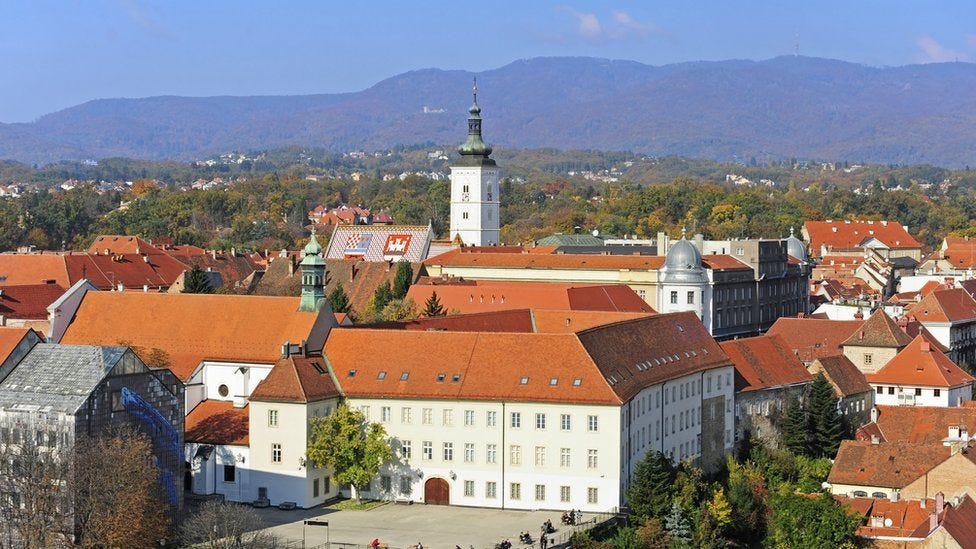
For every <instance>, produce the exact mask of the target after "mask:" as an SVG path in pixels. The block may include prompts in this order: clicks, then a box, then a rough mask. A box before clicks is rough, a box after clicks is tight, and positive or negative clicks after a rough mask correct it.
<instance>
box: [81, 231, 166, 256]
mask: <svg viewBox="0 0 976 549" xmlns="http://www.w3.org/2000/svg"><path fill="white" fill-rule="evenodd" d="M88 253H89V254H92V255H112V254H160V253H163V252H162V250H160V249H159V248H158V247H156V246H155V245H153V244H152V243H150V242H147V241H145V240H143V239H141V238H139V237H138V236H123V235H101V236H99V237H96V238H95V241H94V242H92V245H91V246H89V247H88Z"/></svg>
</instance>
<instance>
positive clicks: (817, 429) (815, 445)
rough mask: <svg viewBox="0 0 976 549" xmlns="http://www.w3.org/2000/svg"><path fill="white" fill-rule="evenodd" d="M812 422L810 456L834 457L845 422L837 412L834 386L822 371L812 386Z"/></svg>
mask: <svg viewBox="0 0 976 549" xmlns="http://www.w3.org/2000/svg"><path fill="white" fill-rule="evenodd" d="M810 424H811V435H812V436H811V437H810V438H811V441H810V442H811V444H810V456H812V457H829V458H832V457H834V455H836V454H837V448H838V447H839V446H840V440H841V436H842V435H843V424H842V422H841V416H840V414H839V413H837V397H836V396H834V388H833V387H831V386H830V382H829V381H827V378H825V377H824V375H823V374H822V373H821V374H817V377H815V378H814V379H813V384H812V385H811V386H810Z"/></svg>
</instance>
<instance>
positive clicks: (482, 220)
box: [449, 81, 500, 246]
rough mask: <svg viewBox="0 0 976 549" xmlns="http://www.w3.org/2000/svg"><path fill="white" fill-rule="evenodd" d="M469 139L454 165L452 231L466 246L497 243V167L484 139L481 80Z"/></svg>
mask: <svg viewBox="0 0 976 549" xmlns="http://www.w3.org/2000/svg"><path fill="white" fill-rule="evenodd" d="M468 113H469V116H468V140H467V141H465V142H464V143H463V144H462V145H461V146H460V147H458V153H459V154H460V155H461V160H460V161H459V162H458V163H457V164H455V165H454V166H451V232H450V235H449V237H450V238H451V239H452V240H454V241H460V243H463V244H464V245H466V246H497V245H498V244H499V243H500V242H499V233H498V217H499V205H500V202H499V196H498V191H499V188H498V166H497V165H496V164H495V161H494V160H492V159H491V158H490V157H489V155H491V146H489V145H487V144H486V143H485V142H484V141H482V139H481V107H479V106H478V82H477V81H475V84H474V103H472V105H471V108H470V109H468Z"/></svg>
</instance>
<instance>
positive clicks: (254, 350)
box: [61, 292, 319, 381]
mask: <svg viewBox="0 0 976 549" xmlns="http://www.w3.org/2000/svg"><path fill="white" fill-rule="evenodd" d="M298 304H299V298H297V297H258V296H239V295H227V294H169V293H143V292H88V293H87V294H85V297H84V299H83V300H82V302H81V305H80V306H79V307H78V311H77V312H76V313H75V317H74V319H73V320H72V321H71V323H70V324H69V325H68V328H67V330H66V331H65V334H64V337H63V338H62V339H61V342H62V343H84V344H100V345H117V344H122V343H124V344H126V345H130V346H135V347H138V348H140V349H143V350H146V351H148V350H152V349H158V350H160V351H162V352H163V353H165V355H167V357H168V359H169V362H170V366H169V368H170V370H172V371H173V373H174V374H176V376H177V377H179V378H180V379H182V380H184V381H185V380H186V379H188V378H189V377H190V375H191V374H192V373H193V371H194V370H195V369H196V367H197V366H198V365H199V364H200V362H201V361H203V360H207V359H209V360H224V361H239V362H248V363H261V364H273V363H274V362H276V361H277V360H278V358H279V357H280V356H281V345H282V344H283V343H285V342H286V341H288V342H291V343H295V344H298V343H300V342H301V341H302V340H305V339H308V338H309V335H310V333H311V331H312V326H313V325H314V324H315V321H316V319H317V318H318V314H319V313H317V312H302V311H299V310H298Z"/></svg>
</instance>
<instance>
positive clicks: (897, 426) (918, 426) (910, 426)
mask: <svg viewBox="0 0 976 549" xmlns="http://www.w3.org/2000/svg"><path fill="white" fill-rule="evenodd" d="M876 408H877V409H878V420H877V421H875V422H873V423H869V424H867V425H865V426H863V427H861V428H860V429H858V430H857V432H856V433H855V438H857V440H866V441H869V440H871V435H872V434H876V435H878V436H879V437H880V439H881V440H882V441H887V442H898V441H905V442H918V443H940V442H942V440H943V439H945V438H946V437H947V436H949V427H952V426H955V427H962V428H966V429H967V430H968V432H970V433H973V434H976V408H971V407H963V406H958V407H948V408H947V407H943V406H876Z"/></svg>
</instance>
